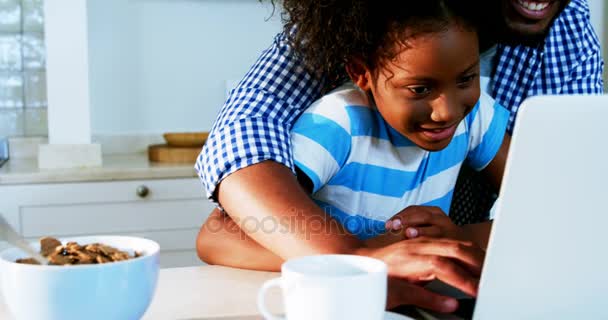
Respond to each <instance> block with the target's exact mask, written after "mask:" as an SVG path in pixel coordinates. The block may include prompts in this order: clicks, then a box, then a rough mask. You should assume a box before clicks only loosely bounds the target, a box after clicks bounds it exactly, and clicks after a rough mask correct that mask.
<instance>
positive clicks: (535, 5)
mask: <svg viewBox="0 0 608 320" xmlns="http://www.w3.org/2000/svg"><path fill="white" fill-rule="evenodd" d="M518 2H519V4H520V5H521V6H522V7H524V8H526V9H528V10H532V11H540V10H543V9H545V8H546V7H547V6H548V5H549V4H548V3H546V2H543V3H539V2H532V1H523V0H519V1H518Z"/></svg>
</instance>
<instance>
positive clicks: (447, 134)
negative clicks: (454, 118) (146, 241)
mask: <svg viewBox="0 0 608 320" xmlns="http://www.w3.org/2000/svg"><path fill="white" fill-rule="evenodd" d="M456 128H458V123H455V124H453V125H451V126H449V127H441V128H423V127H419V130H420V132H421V133H422V134H423V135H424V136H425V137H426V138H427V139H429V140H430V141H434V142H437V141H442V140H445V139H449V138H451V137H452V136H453V135H454V133H455V132H456Z"/></svg>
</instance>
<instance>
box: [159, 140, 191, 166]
mask: <svg viewBox="0 0 608 320" xmlns="http://www.w3.org/2000/svg"><path fill="white" fill-rule="evenodd" d="M201 149H202V148H201V147H173V146H169V145H166V144H155V145H151V146H148V159H149V160H150V161H153V162H165V163H191V164H194V163H195V162H196V158H197V157H198V154H199V153H200V152H201Z"/></svg>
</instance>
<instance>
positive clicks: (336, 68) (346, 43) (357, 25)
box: [271, 0, 494, 89]
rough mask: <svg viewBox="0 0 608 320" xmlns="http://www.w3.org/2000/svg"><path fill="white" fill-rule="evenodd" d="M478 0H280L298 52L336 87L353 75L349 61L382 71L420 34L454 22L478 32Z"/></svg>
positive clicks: (288, 33) (313, 68) (444, 27)
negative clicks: (355, 60) (347, 68)
mask: <svg viewBox="0 0 608 320" xmlns="http://www.w3.org/2000/svg"><path fill="white" fill-rule="evenodd" d="M478 1H484V0H415V1H408V0H373V1H372V0H282V1H280V2H281V4H282V7H283V11H282V14H281V17H282V20H283V23H284V32H285V34H286V35H287V36H288V39H289V42H290V45H291V46H292V47H293V49H294V51H295V54H296V56H298V57H299V58H302V59H303V61H304V65H305V66H306V67H307V69H308V70H309V71H310V72H311V73H312V74H315V75H316V76H318V77H323V78H324V79H325V80H327V84H328V86H329V87H330V88H331V87H334V86H336V85H339V84H341V83H342V82H344V81H345V80H346V79H347V75H346V72H345V64H346V63H347V62H348V61H349V60H350V59H352V58H358V59H360V60H361V61H362V62H363V63H365V64H366V65H367V66H368V67H370V68H371V69H377V67H378V66H382V65H383V64H384V63H386V62H389V61H390V60H391V59H393V58H394V57H395V56H396V55H397V54H398V53H399V49H400V48H401V46H399V45H403V46H405V47H407V46H408V43H407V42H408V40H409V39H411V38H412V37H415V36H416V35H419V34H427V33H433V32H441V31H443V30H445V29H446V28H447V27H448V26H449V25H450V24H451V23H454V22H456V23H459V25H461V26H463V27H466V28H471V29H473V30H477V25H478V23H479V22H478V15H479V13H478V12H479V8H478V6H477V4H479V2H478ZM485 1H488V0H485ZM490 1H494V0H490ZM271 2H272V3H273V5H275V2H278V0H277V1H271ZM395 44H399V45H395ZM330 88H326V89H330Z"/></svg>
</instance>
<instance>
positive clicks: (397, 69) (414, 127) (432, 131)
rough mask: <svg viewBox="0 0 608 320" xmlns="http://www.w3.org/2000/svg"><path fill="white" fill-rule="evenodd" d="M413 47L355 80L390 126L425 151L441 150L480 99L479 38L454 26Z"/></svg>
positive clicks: (425, 37) (416, 40) (414, 42)
mask: <svg viewBox="0 0 608 320" xmlns="http://www.w3.org/2000/svg"><path fill="white" fill-rule="evenodd" d="M408 44H409V47H408V48H405V49H403V50H401V52H400V53H398V54H397V56H396V57H395V59H394V60H393V61H390V62H388V63H385V64H384V66H382V67H380V69H379V70H378V72H376V73H373V72H372V71H371V70H369V69H366V68H365V67H364V68H363V69H365V73H364V74H363V75H360V77H359V79H357V77H356V76H355V77H353V80H355V82H356V83H357V84H358V85H359V86H360V87H361V88H362V89H363V90H365V91H368V92H369V91H371V94H372V95H373V99H374V101H375V103H376V106H377V108H378V111H379V112H380V113H381V114H382V116H383V118H384V119H385V120H386V122H388V124H389V125H390V126H391V127H393V128H394V129H395V130H397V131H398V132H399V133H401V134H402V135H404V136H405V137H406V138H408V139H409V140H411V141H412V142H413V143H415V144H416V145H418V146H419V147H421V148H423V149H425V150H429V151H437V150H441V149H443V148H445V147H447V146H448V144H449V143H450V141H451V140H452V137H453V136H454V133H455V131H456V128H457V127H458V124H459V123H460V121H461V120H462V119H463V118H464V117H465V116H466V115H467V114H468V113H469V112H470V111H471V109H472V108H473V107H474V106H475V104H476V103H477V100H479V47H478V37H477V33H476V32H474V31H470V30H467V29H465V28H461V27H459V26H457V25H451V26H450V27H449V28H448V29H447V30H446V31H444V32H437V33H429V34H426V35H421V36H418V37H415V38H412V39H408ZM374 74H375V75H376V76H374ZM352 75H353V74H352V73H351V76H352ZM361 77H362V78H361Z"/></svg>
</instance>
